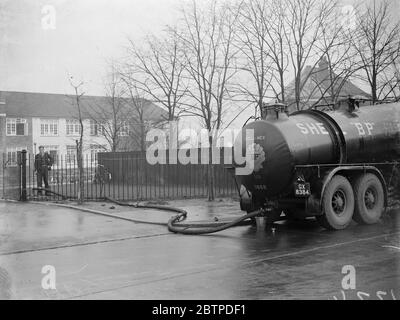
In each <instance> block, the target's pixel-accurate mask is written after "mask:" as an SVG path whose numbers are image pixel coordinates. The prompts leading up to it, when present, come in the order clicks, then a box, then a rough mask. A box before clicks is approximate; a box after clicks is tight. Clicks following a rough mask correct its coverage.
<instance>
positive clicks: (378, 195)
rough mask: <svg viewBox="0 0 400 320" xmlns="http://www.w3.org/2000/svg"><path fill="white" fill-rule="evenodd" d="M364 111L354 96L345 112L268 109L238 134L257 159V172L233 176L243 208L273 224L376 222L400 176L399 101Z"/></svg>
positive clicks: (336, 225) (279, 106)
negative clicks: (249, 133)
mask: <svg viewBox="0 0 400 320" xmlns="http://www.w3.org/2000/svg"><path fill="white" fill-rule="evenodd" d="M358 106H359V101H357V100H356V99H354V98H349V99H348V101H347V103H346V107H342V108H340V109H336V110H330V111H321V109H320V108H314V109H309V110H304V111H298V112H295V113H293V114H290V115H288V113H287V111H286V106H285V105H282V104H273V105H264V106H263V107H262V108H261V117H260V118H259V119H255V120H254V121H252V122H250V123H247V124H246V125H245V126H244V127H243V130H242V133H241V134H239V135H238V137H237V139H241V141H240V142H241V144H239V145H240V146H241V147H240V148H241V149H242V154H245V153H246V152H249V149H251V150H252V157H253V159H252V160H253V161H254V169H253V171H252V173H251V174H248V175H237V174H236V175H235V179H236V181H237V185H238V187H240V198H241V199H240V206H241V209H242V210H243V211H247V212H253V211H256V210H260V209H263V210H261V211H262V212H263V215H265V217H266V218H267V221H269V222H273V221H276V220H280V219H282V217H284V218H285V217H286V218H288V219H302V218H307V217H316V219H317V220H318V222H319V223H320V225H322V226H323V227H324V228H326V229H331V230H341V229H344V228H346V227H347V226H348V225H349V224H350V223H351V221H352V220H354V221H356V222H357V223H360V224H374V223H376V222H377V221H378V220H379V219H380V218H381V216H382V214H383V213H384V212H385V210H386V208H387V206H388V197H389V188H391V186H392V185H393V183H394V181H396V179H395V177H394V173H395V172H398V167H399V161H400V103H386V104H379V105H370V106H363V107H358ZM248 129H251V130H252V132H253V133H254V139H253V140H252V143H251V145H249V143H247V142H248V141H246V140H247V138H246V134H245V132H246V131H247V130H248ZM237 142H238V141H237ZM235 145H237V144H236V143H235ZM237 167H240V166H239V165H235V168H237ZM396 192H398V191H396Z"/></svg>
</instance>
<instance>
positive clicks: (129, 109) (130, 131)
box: [120, 75, 164, 155]
mask: <svg viewBox="0 0 400 320" xmlns="http://www.w3.org/2000/svg"><path fill="white" fill-rule="evenodd" d="M122 79H123V81H124V83H125V86H126V91H127V98H126V110H125V113H124V114H125V120H124V121H122V122H120V127H121V129H120V135H122V136H126V137H129V141H128V143H133V148H134V149H138V150H140V151H141V152H142V153H143V155H144V154H145V152H146V135H147V133H148V131H149V130H150V129H151V128H157V127H158V126H160V125H161V124H162V123H163V122H164V119H163V117H162V114H161V113H159V111H157V110H156V109H154V108H153V105H152V103H151V102H150V101H149V100H147V99H146V98H145V96H144V92H143V91H141V89H140V87H138V84H137V82H136V81H135V79H134V78H132V77H131V76H127V75H125V76H124V77H123V78H122Z"/></svg>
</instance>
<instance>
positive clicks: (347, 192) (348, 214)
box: [317, 175, 354, 230]
mask: <svg viewBox="0 0 400 320" xmlns="http://www.w3.org/2000/svg"><path fill="white" fill-rule="evenodd" d="M322 209H323V215H322V216H317V221H318V222H319V224H320V225H321V226H322V227H324V228H326V229H329V230H342V229H345V228H346V227H347V226H348V225H349V224H350V223H351V220H352V217H353V212H354V192H353V188H352V186H351V184H350V182H349V180H347V178H345V177H343V176H341V175H337V176H334V177H333V178H332V180H331V181H330V182H329V183H328V185H327V186H326V189H325V192H324V194H323V196H322Z"/></svg>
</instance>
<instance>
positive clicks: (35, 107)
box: [0, 91, 167, 120]
mask: <svg viewBox="0 0 400 320" xmlns="http://www.w3.org/2000/svg"><path fill="white" fill-rule="evenodd" d="M142 101H143V103H144V104H145V106H144V108H143V109H144V115H145V116H144V117H145V119H146V120H153V119H154V120H156V119H157V120H158V119H160V118H165V117H166V115H167V112H166V111H165V110H163V109H162V108H160V107H158V106H157V105H155V104H154V103H152V102H150V101H147V100H144V99H143V100H142ZM81 102H82V103H81V107H82V114H83V116H84V117H91V118H92V117H93V114H95V113H96V109H97V108H99V109H100V108H101V109H102V110H106V109H107V108H109V109H110V111H111V104H110V103H109V98H107V97H101V96H86V95H85V96H83V97H82V98H81ZM123 102H124V109H126V110H129V107H128V99H123ZM99 109H97V110H99ZM2 113H5V114H6V115H7V116H8V117H42V118H43V117H49V118H74V117H76V115H77V108H76V105H75V104H74V96H73V95H63V94H53V93H36V92H16V91H0V114H2Z"/></svg>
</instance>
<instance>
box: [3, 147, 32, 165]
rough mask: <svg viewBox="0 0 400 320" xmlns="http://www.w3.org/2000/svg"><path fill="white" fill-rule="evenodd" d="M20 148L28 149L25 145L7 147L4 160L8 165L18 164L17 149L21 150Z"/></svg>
mask: <svg viewBox="0 0 400 320" xmlns="http://www.w3.org/2000/svg"><path fill="white" fill-rule="evenodd" d="M22 150H28V148H27V147H9V148H7V150H6V154H7V158H6V162H7V166H8V167H16V166H17V165H18V151H22ZM10 160H11V161H10Z"/></svg>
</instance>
